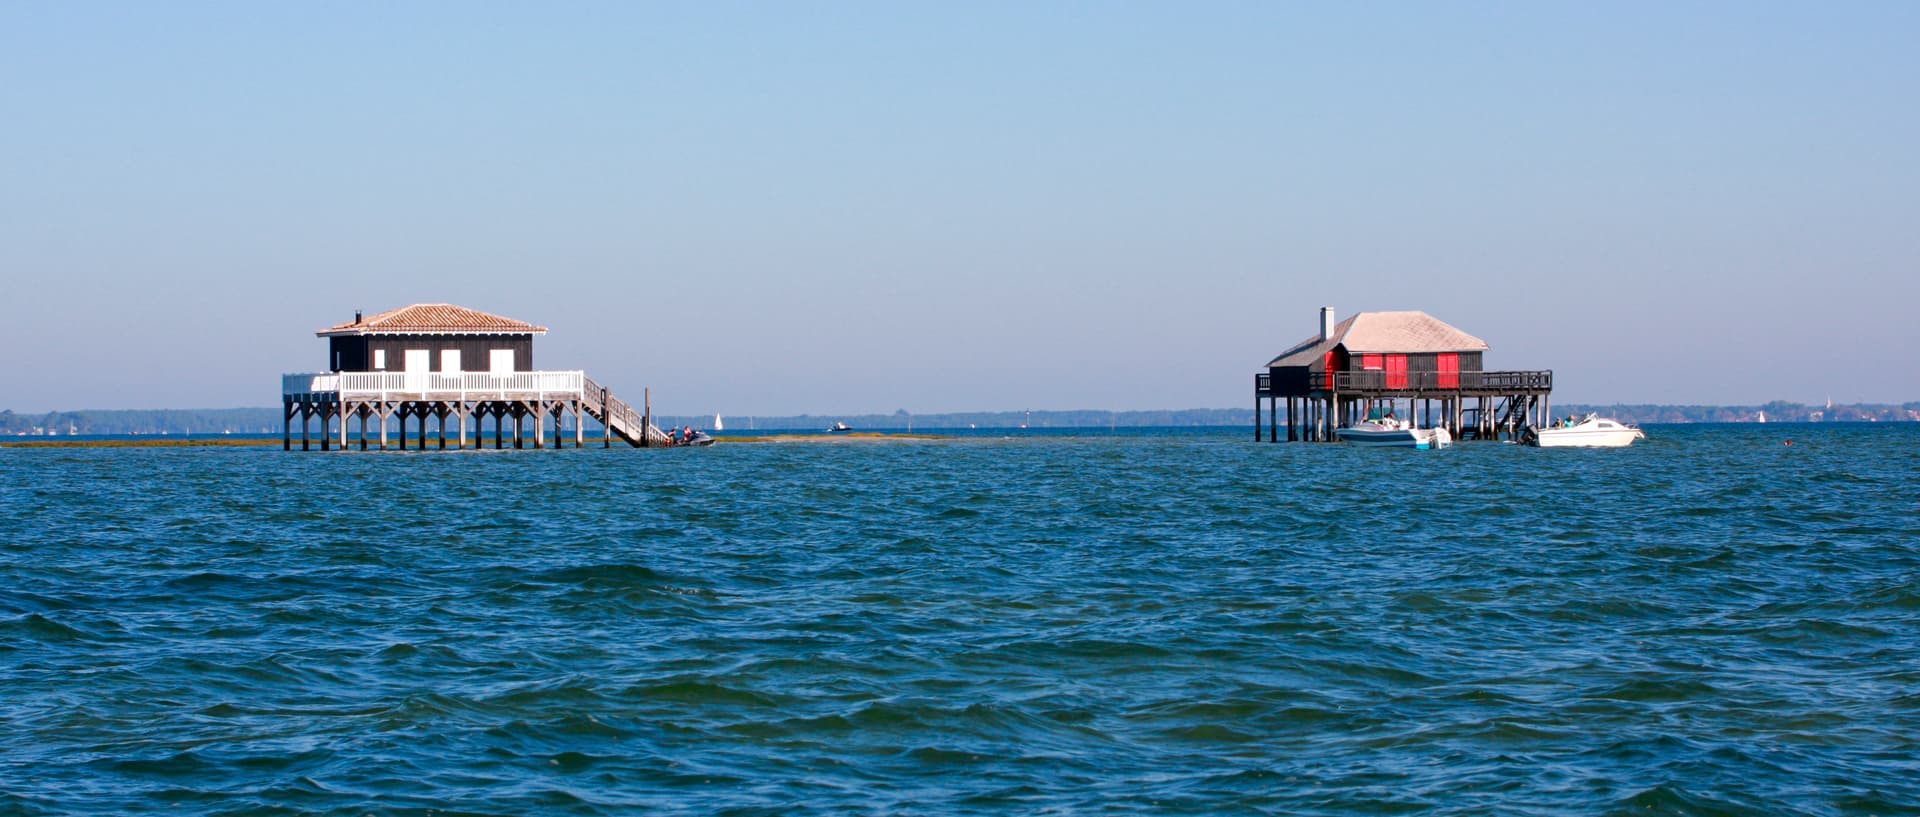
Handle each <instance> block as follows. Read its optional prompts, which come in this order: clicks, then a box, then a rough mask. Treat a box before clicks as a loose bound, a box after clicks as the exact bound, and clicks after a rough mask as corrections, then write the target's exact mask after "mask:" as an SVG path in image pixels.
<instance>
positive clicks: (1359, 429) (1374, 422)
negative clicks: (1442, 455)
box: [1334, 417, 1453, 451]
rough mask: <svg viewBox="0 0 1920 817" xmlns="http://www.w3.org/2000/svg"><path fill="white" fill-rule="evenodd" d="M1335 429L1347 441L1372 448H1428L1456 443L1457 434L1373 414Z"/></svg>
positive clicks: (1443, 446) (1444, 446)
mask: <svg viewBox="0 0 1920 817" xmlns="http://www.w3.org/2000/svg"><path fill="white" fill-rule="evenodd" d="M1334 433H1336V434H1338V435H1339V436H1340V439H1341V440H1343V441H1345V442H1349V443H1352V444H1354V445H1359V446H1367V447H1371V448H1418V449H1421V450H1423V451H1424V450H1426V449H1430V448H1446V447H1447V446H1449V445H1452V444H1453V435H1452V434H1448V433H1447V430H1446V429H1444V428H1416V427H1414V425H1413V424H1412V423H1409V422H1407V421H1405V420H1400V419H1396V418H1393V417H1371V418H1368V419H1367V420H1365V421H1363V422H1359V423H1355V424H1353V425H1350V426H1347V427H1346V428H1342V429H1338V430H1336V431H1335V432H1334Z"/></svg>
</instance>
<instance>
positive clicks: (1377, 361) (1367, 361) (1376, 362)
mask: <svg viewBox="0 0 1920 817" xmlns="http://www.w3.org/2000/svg"><path fill="white" fill-rule="evenodd" d="M1385 368H1386V364H1385V363H1382V362H1381V358H1380V356H1379V355H1361V356H1360V369H1361V370H1362V371H1368V372H1377V371H1380V370H1382V369H1385Z"/></svg>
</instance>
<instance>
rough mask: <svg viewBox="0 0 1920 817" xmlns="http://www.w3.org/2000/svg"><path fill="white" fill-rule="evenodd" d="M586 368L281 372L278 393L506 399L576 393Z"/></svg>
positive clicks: (576, 395)
mask: <svg viewBox="0 0 1920 817" xmlns="http://www.w3.org/2000/svg"><path fill="white" fill-rule="evenodd" d="M586 377H587V375H586V373H585V372H498V373H495V372H444V373H443V372H333V373H319V374H288V375H281V376H280V394H281V395H282V396H290V395H296V394H339V395H340V396H341V397H342V398H348V397H355V398H358V397H421V398H425V397H428V396H437V397H441V398H443V399H464V400H474V399H485V398H486V397H488V396H497V397H501V398H505V397H507V396H508V395H527V394H532V395H540V396H545V397H560V396H567V395H572V396H574V397H578V396H580V394H581V392H582V391H583V390H584V389H585V382H586Z"/></svg>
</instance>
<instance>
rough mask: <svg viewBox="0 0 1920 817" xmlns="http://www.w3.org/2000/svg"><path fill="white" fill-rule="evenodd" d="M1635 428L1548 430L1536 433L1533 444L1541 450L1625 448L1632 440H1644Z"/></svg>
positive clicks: (1644, 437)
mask: <svg viewBox="0 0 1920 817" xmlns="http://www.w3.org/2000/svg"><path fill="white" fill-rule="evenodd" d="M1646 436H1647V435H1645V434H1643V433H1641V432H1640V430H1639V429H1637V428H1627V429H1613V430H1608V431H1588V430H1585V429H1579V428H1548V429H1542V430H1540V431H1539V432H1537V436H1536V437H1535V438H1534V440H1533V444H1534V445H1536V446H1539V447H1541V448H1626V447H1627V446H1629V445H1633V441H1634V440H1642V439H1646Z"/></svg>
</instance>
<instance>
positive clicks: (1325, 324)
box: [1320, 306, 1334, 340]
mask: <svg viewBox="0 0 1920 817" xmlns="http://www.w3.org/2000/svg"><path fill="white" fill-rule="evenodd" d="M1333 323H1334V321H1333V307H1331V306H1323V307H1320V339H1321V340H1332V339H1333Z"/></svg>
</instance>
